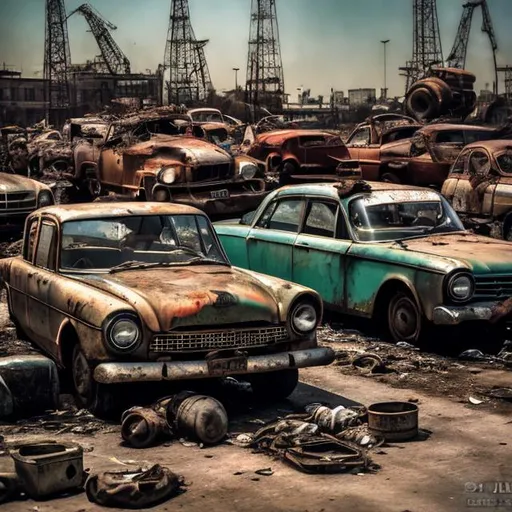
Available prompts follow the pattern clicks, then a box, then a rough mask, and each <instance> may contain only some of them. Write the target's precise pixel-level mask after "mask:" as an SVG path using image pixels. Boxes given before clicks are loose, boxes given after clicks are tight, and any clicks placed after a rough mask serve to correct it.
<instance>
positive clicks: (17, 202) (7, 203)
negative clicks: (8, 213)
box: [0, 192, 36, 210]
mask: <svg viewBox="0 0 512 512" xmlns="http://www.w3.org/2000/svg"><path fill="white" fill-rule="evenodd" d="M35 207H36V195H35V194H34V192H7V193H1V192H0V210H22V209H23V210H24V209H27V208H35Z"/></svg>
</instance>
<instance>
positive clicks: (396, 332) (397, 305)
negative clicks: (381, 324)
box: [387, 290, 422, 344]
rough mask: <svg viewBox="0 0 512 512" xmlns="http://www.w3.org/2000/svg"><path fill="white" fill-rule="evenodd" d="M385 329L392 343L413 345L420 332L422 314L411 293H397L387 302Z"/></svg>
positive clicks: (417, 339)
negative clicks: (403, 342) (401, 342)
mask: <svg viewBox="0 0 512 512" xmlns="http://www.w3.org/2000/svg"><path fill="white" fill-rule="evenodd" d="M387 328H388V331H389V334H390V336H391V338H392V339H393V341H395V342H399V341H405V342H407V343H411V344H415V343H417V342H418V341H419V339H420V335H421V331H422V314H421V310H420V308H419V306H418V304H417V303H416V300H415V299H414V297H413V296H412V294H411V293H409V292H406V291H402V290H400V291H397V292H396V293H395V294H394V295H393V296H392V297H391V300H390V301H389V304H388V309H387Z"/></svg>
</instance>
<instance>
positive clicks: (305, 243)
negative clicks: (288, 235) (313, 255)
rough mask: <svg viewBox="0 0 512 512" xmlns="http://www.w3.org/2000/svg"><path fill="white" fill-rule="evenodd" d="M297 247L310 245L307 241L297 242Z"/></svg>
mask: <svg viewBox="0 0 512 512" xmlns="http://www.w3.org/2000/svg"><path fill="white" fill-rule="evenodd" d="M297 247H309V244H308V243H307V242H300V243H298V244H297Z"/></svg>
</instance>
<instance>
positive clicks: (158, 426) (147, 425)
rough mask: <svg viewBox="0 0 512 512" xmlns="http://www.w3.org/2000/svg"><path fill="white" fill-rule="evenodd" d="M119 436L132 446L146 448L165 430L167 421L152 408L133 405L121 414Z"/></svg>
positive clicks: (154, 442)
mask: <svg viewBox="0 0 512 512" xmlns="http://www.w3.org/2000/svg"><path fill="white" fill-rule="evenodd" d="M121 421H122V426H121V436H122V437H123V439H124V440H125V441H126V442H127V443H128V444H130V445H131V446H133V447H134V448H147V447H149V446H152V445H154V444H156V441H157V440H158V439H159V438H160V437H162V435H163V434H165V432H166V431H167V422H166V421H165V418H164V417H162V416H160V415H159V414H158V413H157V412H156V411H154V410H153V409H146V408H142V407H134V408H133V409H129V410H128V411H126V412H125V413H124V414H123V417H122V419H121Z"/></svg>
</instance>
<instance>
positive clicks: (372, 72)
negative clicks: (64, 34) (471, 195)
mask: <svg viewBox="0 0 512 512" xmlns="http://www.w3.org/2000/svg"><path fill="white" fill-rule="evenodd" d="M65 3H66V9H67V12H68V13H70V12H71V11H72V10H73V9H75V8H77V7H78V6H79V5H80V4H82V3H83V0H65ZM89 3H90V4H91V5H93V6H94V7H95V8H97V9H98V10H99V11H100V12H101V14H102V15H103V16H104V17H105V18H106V19H108V20H109V21H111V22H112V23H114V24H115V25H117V26H118V29H117V31H115V32H114V33H113V36H114V39H115V40H116V42H117V43H118V44H119V46H120V47H121V48H122V49H123V51H124V52H125V53H126V55H127V56H128V58H129V59H130V60H131V63H132V70H134V71H145V70H146V69H148V68H149V69H151V70H155V69H156V67H157V65H158V64H159V63H160V62H162V60H163V54H164V48H165V40H166V36H167V27H168V23H169V10H170V0H89ZM189 3H190V11H191V19H192V25H193V27H194V31H195V34H196V37H197V38H199V39H209V40H210V43H209V44H208V46H207V47H206V57H207V60H208V65H209V68H210V73H211V76H212V80H213V84H214V86H215V88H216V89H217V90H219V91H222V90H225V89H230V88H233V86H234V72H233V71H232V68H233V67H239V68H240V72H239V83H245V68H246V61H247V41H248V34H249V21H250V20H249V18H250V6H251V0H189ZM276 3H277V10H278V18H279V29H280V39H281V49H282V57H283V66H284V76H285V85H286V91H287V92H288V93H292V94H293V95H294V96H293V97H295V94H296V89H297V87H301V86H304V87H305V88H310V89H311V93H312V95H318V94H324V95H328V94H329V91H330V88H331V87H333V88H335V89H336V90H344V91H345V92H346V91H347V89H350V88H358V87H375V88H377V90H378V88H379V87H382V86H383V50H382V45H381V44H380V42H379V41H380V40H381V39H391V42H390V43H389V44H388V87H389V90H390V94H391V95H400V94H402V93H403V89H404V79H403V78H402V77H400V76H399V72H398V67H399V66H401V65H404V63H405V61H406V60H408V59H410V58H411V54H412V3H413V2H412V0H276ZM463 3H465V0H439V1H438V15H439V21H440V28H441V39H442V44H443V53H444V56H445V58H446V57H447V55H448V53H449V51H450V49H451V46H452V44H453V41H454V38H455V34H456V31H457V27H458V24H459V20H460V17H461V14H462V4H463ZM44 4H45V1H44V0H0V63H1V62H5V63H6V64H7V65H14V66H15V67H17V68H18V69H22V70H23V73H24V75H26V76H34V74H35V75H36V76H39V75H37V74H38V73H39V74H40V75H42V69H43V48H44ZM488 4H489V8H490V11H491V17H492V19H493V22H494V27H495V31H496V34H497V39H498V44H499V54H498V62H499V64H500V65H505V64H511V65H512V31H511V30H510V26H511V24H512V0H488ZM481 21H482V17H481V13H480V11H477V12H476V13H475V17H474V20H473V31H472V35H471V40H470V46H469V56H468V63H467V66H466V67H467V69H469V70H470V71H473V72H475V73H476V74H477V78H478V82H477V88H479V89H480V88H483V87H484V86H485V84H486V83H489V82H490V83H491V84H492V81H493V71H492V69H493V68H492V54H491V50H490V44H489V41H488V39H487V36H486V35H485V34H483V33H482V32H481V31H480V28H481ZM68 28H69V39H70V46H71V57H72V62H73V63H82V62H85V61H86V60H87V59H92V58H94V56H95V55H97V54H99V50H98V48H97V46H96V43H95V41H94V38H93V37H92V35H91V34H90V33H89V32H87V30H88V25H87V23H86V21H85V19H84V18H83V17H81V16H80V15H75V16H73V17H72V18H70V20H69V22H68ZM500 88H501V90H503V84H502V83H501V85H500Z"/></svg>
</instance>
